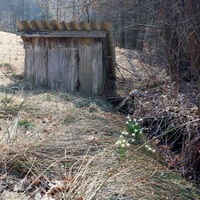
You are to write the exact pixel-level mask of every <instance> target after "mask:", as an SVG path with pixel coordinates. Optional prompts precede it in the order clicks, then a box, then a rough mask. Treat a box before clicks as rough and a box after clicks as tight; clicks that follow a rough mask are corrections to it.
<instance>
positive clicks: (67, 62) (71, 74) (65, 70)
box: [47, 48, 78, 93]
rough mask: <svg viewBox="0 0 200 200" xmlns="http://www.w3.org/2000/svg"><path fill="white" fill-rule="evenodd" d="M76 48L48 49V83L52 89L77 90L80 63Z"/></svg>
mask: <svg viewBox="0 0 200 200" xmlns="http://www.w3.org/2000/svg"><path fill="white" fill-rule="evenodd" d="M77 52H78V51H77V49H76V48H50V49H48V57H49V59H48V75H47V76H48V84H49V86H50V87H51V88H52V89H58V90H61V91H65V92H72V93H74V92H76V91H77V83H78V63H77Z"/></svg>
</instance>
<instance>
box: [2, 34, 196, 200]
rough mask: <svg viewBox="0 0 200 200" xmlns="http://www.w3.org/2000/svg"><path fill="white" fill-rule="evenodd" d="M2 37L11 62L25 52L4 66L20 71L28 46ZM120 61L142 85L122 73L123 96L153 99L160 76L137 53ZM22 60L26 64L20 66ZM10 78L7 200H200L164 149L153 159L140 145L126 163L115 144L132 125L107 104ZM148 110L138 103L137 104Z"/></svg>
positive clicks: (5, 128)
mask: <svg viewBox="0 0 200 200" xmlns="http://www.w3.org/2000/svg"><path fill="white" fill-rule="evenodd" d="M1 34H2V38H3V36H4V35H6V37H4V38H5V41H2V44H1V46H0V47H1V48H0V51H2V52H3V50H4V53H5V55H9V54H10V52H9V49H21V53H20V56H17V55H18V54H17V53H18V52H16V51H14V52H12V55H10V58H11V57H12V59H11V60H5V62H4V60H2V61H1V62H2V63H6V64H9V66H10V67H11V71H12V70H13V66H14V69H15V70H16V68H17V67H19V69H20V68H21V67H22V65H23V64H22V63H23V62H22V61H20V60H21V59H23V56H21V55H23V48H22V43H21V42H20V39H19V38H17V37H16V36H15V35H12V34H9V33H2V32H1V33H0V36H1ZM8 41H18V43H15V42H13V43H10V44H9V48H7V53H6V52H5V49H6V48H5V46H4V45H3V44H6V42H8ZM16 44H17V46H16ZM15 53H16V54H15ZM116 53H117V62H118V64H119V65H122V66H124V67H126V69H128V70H131V68H133V69H134V70H135V71H134V70H131V71H132V73H135V75H136V78H135V77H133V74H131V75H130V73H129V72H128V71H126V70H125V71H123V70H122V69H121V68H120V69H119V70H120V72H121V74H120V73H118V80H117V85H118V88H117V93H118V94H120V95H125V96H126V95H127V94H128V93H129V92H130V91H131V90H133V89H138V90H140V93H141V95H143V96H144V98H146V95H147V93H146V92H147V91H145V90H142V86H144V84H146V81H145V80H149V79H148V78H149V75H150V76H152V77H153V75H154V74H148V73H146V72H145V71H146V68H144V66H141V63H140V61H139V59H138V58H137V57H136V58H135V60H134V59H133V58H132V57H129V56H133V55H134V56H137V52H135V53H134V52H131V51H126V50H120V49H116ZM125 54H131V55H129V56H127V55H125ZM15 58H18V59H17V61H20V62H19V63H18V64H16V62H15V60H16V59H15ZM13 59H14V60H13ZM120 62H121V63H120ZM4 67H5V66H4ZM155 70H156V69H155ZM157 70H159V69H157ZM8 73H10V72H9V71H4V73H2V74H1V79H3V81H2V82H1V83H2V84H1V91H0V108H1V111H0V138H1V140H0V172H1V176H0V190H1V199H2V200H8V199H9V200H10V199H13V200H14V199H16V200H18V199H26V200H28V199H36V200H37V199H43V200H44V199H51V200H54V199H73V200H75V199H77V200H78V199H79V200H81V199H85V200H89V199H91V200H92V199H96V200H97V199H99V200H117V199H120V200H121V199H124V200H133V199H146V200H147V199H149V200H153V199H155V200H157V199H161V200H162V199H174V200H176V199H177V200H179V199H185V200H186V199H187V200H188V199H199V195H198V191H197V189H195V188H194V187H193V185H192V184H191V183H189V182H187V181H185V180H184V179H183V178H182V177H181V176H180V174H179V173H175V172H172V171H170V170H169V169H168V168H167V167H166V165H165V161H164V160H163V159H161V157H160V153H159V149H157V151H156V153H154V154H153V153H150V152H147V151H146V150H145V148H144V145H143V144H140V145H139V144H137V145H133V146H131V147H130V148H128V149H127V150H126V151H125V155H120V153H119V150H118V148H117V147H116V146H115V142H116V140H117V138H118V137H119V135H120V133H121V131H123V130H124V129H125V122H126V120H127V119H126V116H125V115H123V114H120V113H118V112H116V111H115V112H114V111H113V108H112V107H111V105H110V104H108V103H107V102H106V101H105V100H103V99H102V98H94V97H83V96H79V95H78V94H77V95H70V94H63V93H59V92H54V91H46V90H43V89H37V88H34V87H33V86H30V85H29V83H27V82H25V81H24V80H17V79H16V75H17V73H18V71H17V70H16V74H13V73H12V72H11V76H8ZM160 76H163V72H160ZM149 84H150V86H151V83H150V82H149ZM152 84H153V83H152ZM125 88H126V89H125ZM146 102H148V101H146ZM152 102H153V100H152ZM143 103H144V102H143V99H142V97H139V96H138V101H137V104H138V105H140V104H142V105H143ZM149 103H150V102H149ZM147 106H152V105H150V104H149V105H148V104H147ZM148 112H149V110H148ZM142 113H143V114H142ZM141 115H143V116H142V117H145V115H144V110H142V107H141V106H137V109H136V112H135V116H136V117H141ZM155 148H156V147H155Z"/></svg>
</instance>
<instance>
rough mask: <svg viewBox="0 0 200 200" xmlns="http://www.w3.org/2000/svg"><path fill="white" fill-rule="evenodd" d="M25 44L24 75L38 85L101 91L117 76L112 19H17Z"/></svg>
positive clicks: (69, 90)
mask: <svg viewBox="0 0 200 200" xmlns="http://www.w3.org/2000/svg"><path fill="white" fill-rule="evenodd" d="M17 24H18V33H17V34H18V35H20V36H21V37H22V39H23V41H24V44H25V76H26V77H27V78H31V80H32V81H33V83H34V84H35V85H38V86H42V87H48V88H51V89H55V90H59V91H63V92H72V93H75V92H80V93H83V94H91V95H99V94H102V92H103V91H104V87H105V85H106V83H107V81H109V80H111V79H112V80H113V79H115V53H114V45H113V41H112V28H111V26H110V24H109V23H107V22H102V23H101V24H99V23H97V22H92V23H86V22H81V23H77V22H70V23H67V22H58V21H56V20H53V21H50V22H48V21H41V22H39V21H36V20H33V21H31V22H29V21H21V22H19V21H17Z"/></svg>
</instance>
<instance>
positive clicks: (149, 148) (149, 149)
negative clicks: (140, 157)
mask: <svg viewBox="0 0 200 200" xmlns="http://www.w3.org/2000/svg"><path fill="white" fill-rule="evenodd" d="M145 148H146V149H147V150H148V151H150V152H152V153H155V152H156V150H155V149H152V148H151V146H150V145H145Z"/></svg>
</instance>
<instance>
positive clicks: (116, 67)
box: [116, 63, 125, 81]
mask: <svg viewBox="0 0 200 200" xmlns="http://www.w3.org/2000/svg"><path fill="white" fill-rule="evenodd" d="M116 68H117V70H118V72H119V73H120V75H121V76H122V78H123V81H124V80H125V78H124V76H123V74H122V73H121V71H120V69H119V67H118V65H117V63H116Z"/></svg>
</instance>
